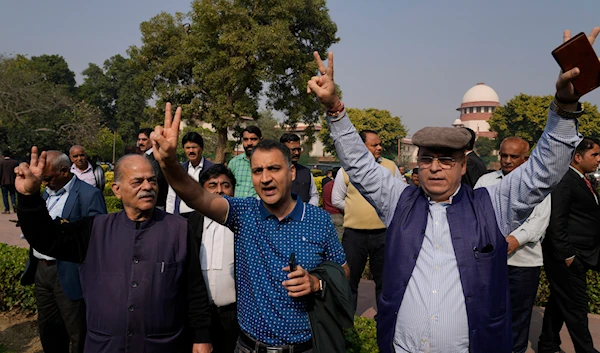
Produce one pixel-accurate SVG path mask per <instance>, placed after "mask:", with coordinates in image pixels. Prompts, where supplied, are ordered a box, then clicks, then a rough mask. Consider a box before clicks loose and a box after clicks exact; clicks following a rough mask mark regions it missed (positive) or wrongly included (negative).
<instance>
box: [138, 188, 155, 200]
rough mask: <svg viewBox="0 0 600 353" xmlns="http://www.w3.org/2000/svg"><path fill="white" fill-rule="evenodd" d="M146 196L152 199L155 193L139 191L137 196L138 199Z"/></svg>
mask: <svg viewBox="0 0 600 353" xmlns="http://www.w3.org/2000/svg"><path fill="white" fill-rule="evenodd" d="M147 196H152V197H156V193H155V192H154V190H151V191H140V192H139V193H138V195H137V198H138V199H141V198H142V197H147Z"/></svg>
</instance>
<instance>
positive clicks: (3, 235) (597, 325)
mask: <svg viewBox="0 0 600 353" xmlns="http://www.w3.org/2000/svg"><path fill="white" fill-rule="evenodd" d="M0 203H1V202H0ZM16 220H17V215H16V214H14V213H11V214H8V215H4V214H0V243H6V244H9V245H16V246H21V247H29V244H28V243H27V241H25V239H21V238H20V234H21V229H20V228H18V227H16V226H15V223H14V222H11V221H16ZM356 312H357V314H360V315H361V316H364V317H368V318H373V317H374V316H375V314H376V313H377V309H376V304H375V283H374V282H373V281H368V280H361V282H360V286H359V288H358V305H357V310H356ZM543 316H544V309H543V308H537V307H536V308H534V311H533V317H532V319H531V328H530V330H529V341H530V345H529V349H528V350H527V352H528V353H531V352H536V351H537V340H538V337H539V336H540V331H541V329H542V320H543ZM588 317H589V323H590V331H591V332H592V337H593V338H594V342H596V349H598V350H600V316H599V315H592V314H590V315H589V316H588ZM561 339H562V342H563V344H562V346H561V347H562V349H563V350H564V351H565V352H566V353H574V352H575V350H574V349H573V344H572V343H571V339H570V337H569V333H568V332H567V329H566V327H563V329H562V331H561Z"/></svg>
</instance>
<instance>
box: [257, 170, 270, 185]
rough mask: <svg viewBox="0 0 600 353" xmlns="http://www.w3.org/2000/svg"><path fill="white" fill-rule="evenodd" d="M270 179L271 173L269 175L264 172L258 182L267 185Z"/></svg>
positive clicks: (267, 172)
mask: <svg viewBox="0 0 600 353" xmlns="http://www.w3.org/2000/svg"><path fill="white" fill-rule="evenodd" d="M272 179H273V177H272V176H271V173H269V171H267V170H264V171H263V172H262V174H261V176H260V182H261V183H263V184H269V183H270V182H271V180H272Z"/></svg>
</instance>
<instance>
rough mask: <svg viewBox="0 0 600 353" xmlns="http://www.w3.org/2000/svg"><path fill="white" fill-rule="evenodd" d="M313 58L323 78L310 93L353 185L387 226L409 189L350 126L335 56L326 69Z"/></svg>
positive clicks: (310, 87)
mask: <svg viewBox="0 0 600 353" xmlns="http://www.w3.org/2000/svg"><path fill="white" fill-rule="evenodd" d="M314 55H315V60H316V62H317V65H318V67H319V72H320V74H321V76H314V77H313V78H312V79H311V80H310V81H309V82H308V88H307V91H308V93H311V92H314V93H315V95H316V96H317V98H318V99H319V101H320V102H321V103H322V104H323V105H324V106H325V107H326V108H327V120H328V122H329V125H330V128H331V137H332V139H333V142H334V144H335V149H336V151H337V154H338V157H339V158H340V162H341V164H342V167H343V168H344V170H345V171H346V173H347V174H348V177H349V178H350V181H351V182H352V184H353V185H354V186H355V187H356V188H357V189H358V191H359V192H360V193H361V194H362V196H363V197H364V198H365V199H366V200H367V201H368V202H369V203H370V204H371V205H373V207H375V209H376V210H377V213H378V215H379V217H380V218H381V220H382V221H383V223H384V224H385V225H386V226H388V225H389V223H390V222H391V220H392V217H393V216H394V211H395V210H396V204H397V203H398V199H399V198H400V194H401V193H402V191H403V190H404V189H405V188H406V187H407V186H408V185H406V184H405V183H403V182H402V181H401V180H400V179H398V178H395V177H394V176H393V175H392V173H391V172H390V171H389V170H387V169H386V168H384V167H382V166H380V165H379V164H377V162H376V161H375V159H374V158H373V156H372V155H371V153H370V152H369V150H368V149H367V147H366V146H365V144H364V143H363V141H362V140H361V138H360V136H359V135H358V133H357V132H356V129H355V128H354V126H353V125H352V122H350V119H349V118H348V116H347V114H346V110H345V109H344V105H343V104H342V103H341V101H340V99H339V97H338V96H337V94H336V92H335V84H334V81H333V53H329V56H328V62H327V67H325V65H323V61H321V58H320V57H319V54H318V53H317V52H315V53H314ZM334 186H335V185H334Z"/></svg>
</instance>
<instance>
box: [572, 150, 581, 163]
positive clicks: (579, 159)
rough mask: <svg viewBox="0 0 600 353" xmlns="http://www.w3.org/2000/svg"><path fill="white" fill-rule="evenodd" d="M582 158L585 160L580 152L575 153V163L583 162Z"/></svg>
mask: <svg viewBox="0 0 600 353" xmlns="http://www.w3.org/2000/svg"><path fill="white" fill-rule="evenodd" d="M582 160H583V156H582V155H580V154H579V153H575V156H573V161H575V163H577V164H579V163H581V161H582Z"/></svg>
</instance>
